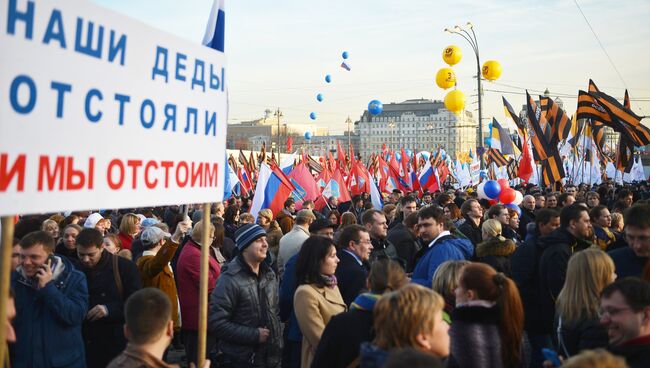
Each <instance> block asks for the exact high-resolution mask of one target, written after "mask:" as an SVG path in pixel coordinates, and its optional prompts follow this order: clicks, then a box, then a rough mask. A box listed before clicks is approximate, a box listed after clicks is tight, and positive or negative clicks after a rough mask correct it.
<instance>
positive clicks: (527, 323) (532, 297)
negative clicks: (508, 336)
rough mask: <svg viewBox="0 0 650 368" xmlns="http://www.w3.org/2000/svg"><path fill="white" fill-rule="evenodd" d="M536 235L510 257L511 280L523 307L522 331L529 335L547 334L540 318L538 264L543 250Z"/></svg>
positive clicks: (546, 327) (546, 328)
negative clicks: (517, 290) (515, 286)
mask: <svg viewBox="0 0 650 368" xmlns="http://www.w3.org/2000/svg"><path fill="white" fill-rule="evenodd" d="M538 241H539V238H538V236H537V235H533V236H532V237H530V238H529V239H528V240H526V242H524V244H523V245H522V246H520V247H518V248H517V249H516V250H515V252H514V253H513V254H512V256H510V265H511V267H512V279H513V280H514V281H515V283H516V284H517V288H519V295H520V296H521V302H522V303H523V305H524V314H525V316H526V318H525V320H524V329H525V330H526V331H527V332H529V333H531V334H535V335H537V334H544V333H548V330H549V329H548V326H545V325H544V324H543V321H542V319H541V318H540V316H541V313H542V308H541V305H540V303H541V293H540V289H539V288H540V280H539V277H540V275H539V262H540V259H541V258H542V253H543V252H544V249H543V248H541V247H540V246H539V245H538Z"/></svg>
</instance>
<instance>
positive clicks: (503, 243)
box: [476, 237, 517, 257]
mask: <svg viewBox="0 0 650 368" xmlns="http://www.w3.org/2000/svg"><path fill="white" fill-rule="evenodd" d="M516 248H517V246H516V245H515V242H513V241H512V240H510V239H506V238H503V237H501V239H499V238H492V239H490V240H487V241H484V242H483V243H480V244H479V245H477V246H476V256H477V257H487V256H509V255H511V254H512V253H514V252H515V249H516Z"/></svg>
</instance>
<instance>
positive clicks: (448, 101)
mask: <svg viewBox="0 0 650 368" xmlns="http://www.w3.org/2000/svg"><path fill="white" fill-rule="evenodd" d="M445 107H446V108H447V110H449V111H451V112H453V113H456V114H458V113H460V112H461V111H463V109H465V94H464V93H463V92H461V91H459V90H457V89H455V90H453V91H450V92H449V93H447V96H445Z"/></svg>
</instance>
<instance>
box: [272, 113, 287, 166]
mask: <svg viewBox="0 0 650 368" xmlns="http://www.w3.org/2000/svg"><path fill="white" fill-rule="evenodd" d="M273 116H275V117H277V118H278V139H277V143H276V146H277V147H278V163H279V162H280V118H281V117H282V116H284V115H283V114H282V111H280V108H279V107H278V109H277V110H276V111H275V113H274V114H273Z"/></svg>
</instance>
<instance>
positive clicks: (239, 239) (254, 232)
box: [235, 224, 266, 254]
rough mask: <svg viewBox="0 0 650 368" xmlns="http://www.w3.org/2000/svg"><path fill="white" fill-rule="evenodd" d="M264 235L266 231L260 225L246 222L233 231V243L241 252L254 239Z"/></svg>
mask: <svg viewBox="0 0 650 368" xmlns="http://www.w3.org/2000/svg"><path fill="white" fill-rule="evenodd" d="M263 236H266V231H264V228H262V227H261V226H260V225H257V224H246V225H244V226H242V227H240V228H239V229H237V231H235V244H236V245H237V249H239V253H240V254H241V253H242V252H243V251H244V249H246V247H248V246H249V245H251V243H252V242H254V241H255V240H257V239H259V238H261V237H263Z"/></svg>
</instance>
